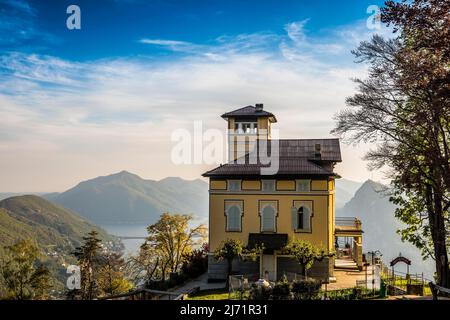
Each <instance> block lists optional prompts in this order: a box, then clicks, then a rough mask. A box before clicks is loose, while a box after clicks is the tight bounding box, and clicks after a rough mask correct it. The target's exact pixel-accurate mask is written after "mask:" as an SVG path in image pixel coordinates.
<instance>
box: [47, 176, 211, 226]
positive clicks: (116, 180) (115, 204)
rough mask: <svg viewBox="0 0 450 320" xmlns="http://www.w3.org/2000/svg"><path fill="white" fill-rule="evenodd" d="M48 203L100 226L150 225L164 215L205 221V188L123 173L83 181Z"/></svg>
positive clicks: (193, 183) (172, 179)
mask: <svg viewBox="0 0 450 320" xmlns="http://www.w3.org/2000/svg"><path fill="white" fill-rule="evenodd" d="M51 200H52V201H54V202H55V203H58V204H60V205H62V206H63V207H66V208H69V209H71V210H73V211H75V212H77V213H79V214H80V215H82V216H84V217H86V218H88V219H89V220H91V221H93V222H95V223H97V224H100V225H102V224H114V223H124V222H126V223H136V224H140V223H143V224H150V223H153V222H155V221H156V220H157V218H158V217H159V216H160V215H161V214H162V213H164V212H171V213H190V214H193V215H194V216H196V217H197V218H200V219H201V218H203V219H204V218H206V217H207V215H208V184H207V183H206V182H204V181H202V180H200V179H195V180H185V179H182V178H179V177H166V178H164V179H161V180H158V181H157V180H150V179H143V178H141V177H139V176H138V175H136V174H134V173H131V172H128V171H125V170H122V171H120V172H117V173H113V174H110V175H106V176H99V177H96V178H92V179H88V180H85V181H82V182H80V183H78V184H77V185H76V186H74V187H73V188H70V189H68V190H67V191H65V192H62V193H60V194H58V195H57V196H56V197H53V198H52V199H51ZM124 217H125V218H124Z"/></svg>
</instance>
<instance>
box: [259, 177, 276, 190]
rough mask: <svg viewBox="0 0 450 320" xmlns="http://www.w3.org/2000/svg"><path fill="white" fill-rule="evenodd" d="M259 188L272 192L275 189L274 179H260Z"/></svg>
mask: <svg viewBox="0 0 450 320" xmlns="http://www.w3.org/2000/svg"><path fill="white" fill-rule="evenodd" d="M261 190H262V191H263V192H274V191H275V190H276V181H275V180H262V181H261Z"/></svg>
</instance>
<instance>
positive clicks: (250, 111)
mask: <svg viewBox="0 0 450 320" xmlns="http://www.w3.org/2000/svg"><path fill="white" fill-rule="evenodd" d="M232 117H244V118H255V117H256V118H258V117H272V118H273V122H277V119H276V118H275V116H274V115H273V113H271V112H267V111H265V110H260V111H257V110H256V107H254V106H246V107H243V108H240V109H236V110H234V111H230V112H227V113H224V114H223V115H222V118H232Z"/></svg>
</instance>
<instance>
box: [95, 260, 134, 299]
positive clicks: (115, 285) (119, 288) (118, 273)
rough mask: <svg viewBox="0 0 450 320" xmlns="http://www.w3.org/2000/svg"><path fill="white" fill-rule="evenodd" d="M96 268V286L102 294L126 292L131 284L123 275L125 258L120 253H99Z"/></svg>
mask: <svg viewBox="0 0 450 320" xmlns="http://www.w3.org/2000/svg"><path fill="white" fill-rule="evenodd" d="M100 259H101V260H100V263H101V264H100V266H99V270H98V280H97V282H98V286H99V289H100V291H101V293H102V294H103V295H115V294H120V293H124V292H128V291H129V290H130V289H131V288H132V287H133V285H132V284H131V283H130V282H129V281H128V280H127V279H126V277H125V260H124V259H123V257H122V254H121V253H118V252H105V253H103V254H101V258H100Z"/></svg>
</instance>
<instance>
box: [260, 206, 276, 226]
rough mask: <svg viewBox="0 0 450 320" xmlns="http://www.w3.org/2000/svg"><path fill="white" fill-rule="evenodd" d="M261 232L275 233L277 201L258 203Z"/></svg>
mask: <svg viewBox="0 0 450 320" xmlns="http://www.w3.org/2000/svg"><path fill="white" fill-rule="evenodd" d="M259 216H260V221H261V222H260V230H261V232H277V217H278V201H259Z"/></svg>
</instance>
